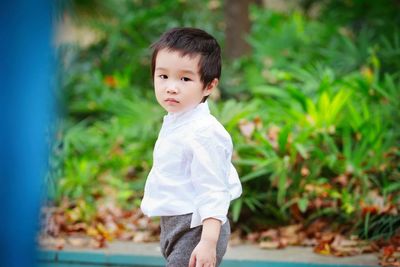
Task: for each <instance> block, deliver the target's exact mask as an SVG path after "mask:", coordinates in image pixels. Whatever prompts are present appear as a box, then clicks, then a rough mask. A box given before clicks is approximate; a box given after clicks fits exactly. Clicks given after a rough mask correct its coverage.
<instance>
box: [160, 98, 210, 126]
mask: <svg viewBox="0 0 400 267" xmlns="http://www.w3.org/2000/svg"><path fill="white" fill-rule="evenodd" d="M207 114H210V109H209V107H208V102H207V101H205V102H204V103H200V104H198V105H197V106H196V107H194V108H192V109H190V110H187V111H183V112H175V113H168V115H165V116H164V125H165V126H169V125H176V126H178V125H182V124H185V123H187V122H189V121H192V120H194V119H196V118H198V117H201V116H204V115H207Z"/></svg>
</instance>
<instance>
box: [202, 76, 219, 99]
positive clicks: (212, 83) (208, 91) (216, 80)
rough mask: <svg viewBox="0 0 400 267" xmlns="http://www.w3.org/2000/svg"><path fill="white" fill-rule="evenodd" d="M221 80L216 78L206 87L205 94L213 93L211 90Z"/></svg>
mask: <svg viewBox="0 0 400 267" xmlns="http://www.w3.org/2000/svg"><path fill="white" fill-rule="evenodd" d="M218 82H219V80H218V79H217V78H214V79H213V80H212V81H211V82H210V83H209V84H208V85H207V86H206V88H205V95H206V96H208V95H210V94H211V92H212V91H213V90H214V88H216V87H217V86H218Z"/></svg>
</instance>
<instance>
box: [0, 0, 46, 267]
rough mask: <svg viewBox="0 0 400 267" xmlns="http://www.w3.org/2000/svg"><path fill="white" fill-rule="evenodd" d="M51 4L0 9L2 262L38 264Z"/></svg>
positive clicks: (20, 266) (18, 266)
mask: <svg viewBox="0 0 400 267" xmlns="http://www.w3.org/2000/svg"><path fill="white" fill-rule="evenodd" d="M4 2H5V3H4ZM50 4H51V3H50V0H39V1H38V0H31V1H30V0H9V1H2V5H1V8H0V138H1V139H0V164H1V165H0V166H1V167H0V207H1V208H0V266H1V267H13V266H15V267H31V266H36V242H35V239H36V234H37V231H38V226H39V208H40V204H41V196H42V195H41V194H42V193H43V192H42V191H43V190H42V189H43V188H44V187H43V182H44V174H45V164H46V161H47V160H46V158H47V149H46V148H47V146H48V145H47V144H46V138H48V134H47V136H46V131H47V129H48V126H49V124H48V122H49V118H50V117H51V112H50V111H51V110H50V108H49V107H50V106H51V105H50V104H51V103H50V102H51V99H50V95H51V93H50V92H51V88H50V79H51V73H50V65H51V56H52V51H51V32H52V28H51V6H50Z"/></svg>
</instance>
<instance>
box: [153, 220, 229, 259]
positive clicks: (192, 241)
mask: <svg viewBox="0 0 400 267" xmlns="http://www.w3.org/2000/svg"><path fill="white" fill-rule="evenodd" d="M191 218H192V214H191V213H190V214H185V215H177V216H162V217H161V221H160V226H161V235H160V246H161V252H162V254H163V256H164V258H165V259H166V260H167V267H188V265H189V260H190V255H191V254H192V251H193V250H194V248H195V247H196V246H197V244H198V243H199V242H200V238H201V231H202V229H203V227H202V226H197V227H194V228H190V222H191ZM230 233H231V228H230V225H229V221H227V222H226V223H224V224H223V225H222V226H221V231H220V234H219V239H218V243H217V265H216V266H219V264H220V263H221V261H222V257H223V256H224V254H225V252H226V247H227V246H228V241H229V236H230Z"/></svg>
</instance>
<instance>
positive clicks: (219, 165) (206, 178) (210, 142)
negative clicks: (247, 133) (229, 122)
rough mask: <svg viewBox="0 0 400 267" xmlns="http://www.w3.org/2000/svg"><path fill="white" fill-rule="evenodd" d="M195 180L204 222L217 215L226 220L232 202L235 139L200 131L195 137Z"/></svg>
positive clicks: (192, 166)
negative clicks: (233, 144) (231, 181)
mask: <svg viewBox="0 0 400 267" xmlns="http://www.w3.org/2000/svg"><path fill="white" fill-rule="evenodd" d="M190 149H191V153H192V161H191V164H190V172H191V175H190V176H191V181H192V183H193V186H194V190H195V192H196V196H195V199H194V204H195V206H196V209H197V216H199V217H200V220H201V223H202V222H203V221H204V220H205V219H207V218H215V219H218V220H220V221H221V223H222V224H224V223H225V222H226V220H227V213H228V209H229V204H230V200H231V197H230V192H229V173H230V165H231V156H232V142H231V140H230V139H227V138H226V137H221V136H218V135H214V134H199V135H197V136H196V137H195V138H193V139H192V140H191V145H190Z"/></svg>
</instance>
